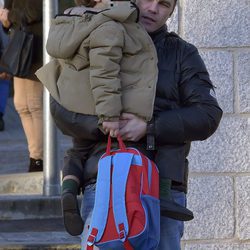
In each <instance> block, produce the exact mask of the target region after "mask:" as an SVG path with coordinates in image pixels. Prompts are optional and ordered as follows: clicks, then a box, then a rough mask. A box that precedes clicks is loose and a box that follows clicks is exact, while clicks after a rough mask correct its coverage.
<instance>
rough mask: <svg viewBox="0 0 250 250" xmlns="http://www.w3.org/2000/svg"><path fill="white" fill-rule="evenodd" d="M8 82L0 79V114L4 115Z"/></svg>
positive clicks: (7, 95) (8, 88) (8, 87)
mask: <svg viewBox="0 0 250 250" xmlns="http://www.w3.org/2000/svg"><path fill="white" fill-rule="evenodd" d="M9 90H10V81H9V80H3V79H0V113H2V114H4V112H5V108H6V105H7V100H8V97H9Z"/></svg>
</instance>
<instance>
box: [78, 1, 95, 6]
mask: <svg viewBox="0 0 250 250" xmlns="http://www.w3.org/2000/svg"><path fill="white" fill-rule="evenodd" d="M75 5H76V6H81V5H83V6H85V7H94V6H95V5H96V2H95V1H94V0H75Z"/></svg>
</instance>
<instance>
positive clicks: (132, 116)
mask: <svg viewBox="0 0 250 250" xmlns="http://www.w3.org/2000/svg"><path fill="white" fill-rule="evenodd" d="M134 117H135V115H133V114H130V113H122V115H121V119H129V120H130V119H133V118H134Z"/></svg>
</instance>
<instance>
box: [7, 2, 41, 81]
mask: <svg viewBox="0 0 250 250" xmlns="http://www.w3.org/2000/svg"><path fill="white" fill-rule="evenodd" d="M4 7H5V8H6V9H8V10H9V15H8V19H9V21H10V22H11V23H12V25H11V27H10V29H9V31H10V35H11V32H13V30H15V29H17V28H19V27H20V25H21V24H22V23H24V24H26V25H27V30H28V31H29V32H31V33H33V34H34V35H35V39H34V57H33V62H32V67H31V71H30V74H29V75H28V76H27V77H25V78H28V79H33V80H34V79H35V80H37V78H36V76H35V74H34V73H35V71H36V70H37V69H38V68H40V67H41V66H42V65H43V0H5V5H4Z"/></svg>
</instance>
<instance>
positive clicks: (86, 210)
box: [81, 184, 186, 250]
mask: <svg viewBox="0 0 250 250" xmlns="http://www.w3.org/2000/svg"><path fill="white" fill-rule="evenodd" d="M172 196H173V199H174V200H175V202H177V203H179V204H180V205H182V206H185V205H186V195H185V194H184V193H183V192H178V191H175V190H172ZM94 202H95V184H91V185H89V186H87V187H86V188H85V191H84V195H83V200H82V205H81V214H82V218H83V220H84V221H85V225H84V230H83V233H82V235H81V241H82V242H81V247H82V248H81V249H82V250H85V249H86V240H87V236H88V225H89V224H90V219H91V215H92V210H93V207H94ZM183 231H184V223H183V222H182V221H178V220H173V219H170V218H167V217H161V239H160V244H159V246H158V248H157V250H180V249H181V246H180V245H181V244H180V242H181V237H182V235H183ZM94 249H95V250H96V249H98V248H97V247H94ZM115 250H117V249H115ZM145 250H146V249H145Z"/></svg>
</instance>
